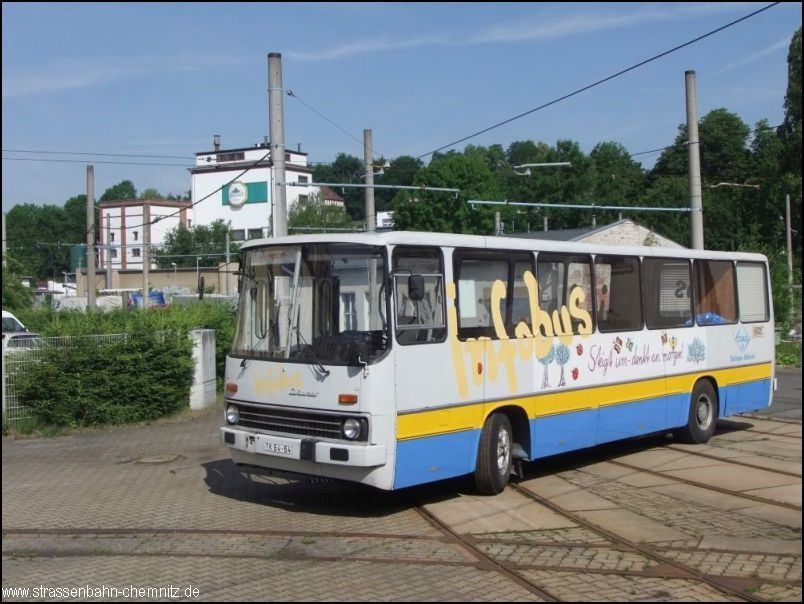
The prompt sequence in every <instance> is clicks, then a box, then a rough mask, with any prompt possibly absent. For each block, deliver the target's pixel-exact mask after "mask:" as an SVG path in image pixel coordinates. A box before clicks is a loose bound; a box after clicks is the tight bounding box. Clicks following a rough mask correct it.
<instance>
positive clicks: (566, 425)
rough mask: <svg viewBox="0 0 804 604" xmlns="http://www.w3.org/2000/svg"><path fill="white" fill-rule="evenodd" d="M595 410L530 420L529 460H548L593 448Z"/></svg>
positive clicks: (595, 425) (595, 421) (595, 420)
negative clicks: (578, 450) (577, 450)
mask: <svg viewBox="0 0 804 604" xmlns="http://www.w3.org/2000/svg"><path fill="white" fill-rule="evenodd" d="M595 428H597V409H588V410H585V411H575V412H573V413H562V414H560V415H548V416H546V417H540V418H538V419H532V420H530V442H531V445H532V448H533V451H532V454H531V457H532V458H533V459H536V458H537V457H547V456H548V455H558V454H559V453H567V452H569V451H574V450H575V449H584V448H586V447H592V446H594V445H595Z"/></svg>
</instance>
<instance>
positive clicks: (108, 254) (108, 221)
mask: <svg viewBox="0 0 804 604" xmlns="http://www.w3.org/2000/svg"><path fill="white" fill-rule="evenodd" d="M111 287H112V216H111V214H109V213H107V214H106V289H111Z"/></svg>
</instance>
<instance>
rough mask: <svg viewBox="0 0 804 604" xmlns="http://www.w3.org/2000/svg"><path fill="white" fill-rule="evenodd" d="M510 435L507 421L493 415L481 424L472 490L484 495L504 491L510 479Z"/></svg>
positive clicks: (508, 421) (511, 442)
mask: <svg viewBox="0 0 804 604" xmlns="http://www.w3.org/2000/svg"><path fill="white" fill-rule="evenodd" d="M512 446H513V431H512V430H511V422H510V420H509V419H508V417H507V416H506V415H504V414H502V413H493V414H492V415H490V416H489V417H488V419H486V423H485V424H483V431H482V432H481V433H480V445H479V447H478V451H477V465H476V466H475V486H476V487H477V490H478V491H479V492H480V493H481V494H483V495H496V494H498V493H500V492H502V490H503V489H505V485H507V484H508V479H509V478H510V476H511V466H512V461H513V455H512Z"/></svg>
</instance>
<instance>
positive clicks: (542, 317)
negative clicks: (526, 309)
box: [517, 271, 554, 359]
mask: <svg viewBox="0 0 804 604" xmlns="http://www.w3.org/2000/svg"><path fill="white" fill-rule="evenodd" d="M522 278H523V280H524V281H525V287H526V288H527V290H528V303H529V304H530V320H531V324H532V325H533V331H532V334H531V335H532V337H534V338H536V342H535V344H534V347H535V352H536V357H537V358H539V359H543V358H544V357H546V356H547V355H548V354H550V349H551V348H552V347H553V335H554V333H553V323H552V321H550V315H548V314H547V313H546V312H545V311H543V310H542V309H541V308H539V284H538V283H537V282H536V277H534V276H533V273H531V272H530V271H526V272H525V274H524V275H523V276H522ZM517 337H519V335H518V334H517Z"/></svg>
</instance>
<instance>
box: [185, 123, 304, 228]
mask: <svg viewBox="0 0 804 604" xmlns="http://www.w3.org/2000/svg"><path fill="white" fill-rule="evenodd" d="M195 163H196V167H194V168H190V177H191V190H192V202H193V209H192V215H193V216H192V220H193V224H210V223H212V222H214V221H215V220H219V219H223V220H224V221H225V222H230V223H231V229H232V241H244V240H247V239H258V238H260V237H267V236H268V235H270V233H269V232H268V229H269V224H270V218H271V216H272V215H273V203H272V202H273V195H272V187H273V184H274V183H273V182H272V175H271V152H270V147H269V144H268V142H263V143H261V144H259V145H255V146H254V147H245V148H241V149H225V150H224V149H220V139H219V138H218V137H215V148H214V150H212V151H204V152H201V153H196V158H195ZM312 172H313V171H312V169H310V168H309V167H308V166H307V154H306V153H302V152H301V151H286V152H285V179H286V181H287V182H288V183H309V182H311V181H312ZM231 181H233V182H231ZM230 182H231V184H229V183H230ZM314 191H317V189H313V188H312V187H310V188H308V187H293V186H288V187H287V188H286V192H287V193H286V197H287V199H286V201H287V208H288V210H290V208H291V207H292V206H293V204H295V203H296V202H297V201H300V200H302V201H303V200H305V199H307V197H308V196H309V195H311V194H312V193H313V192H314ZM202 200H203V201H202Z"/></svg>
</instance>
